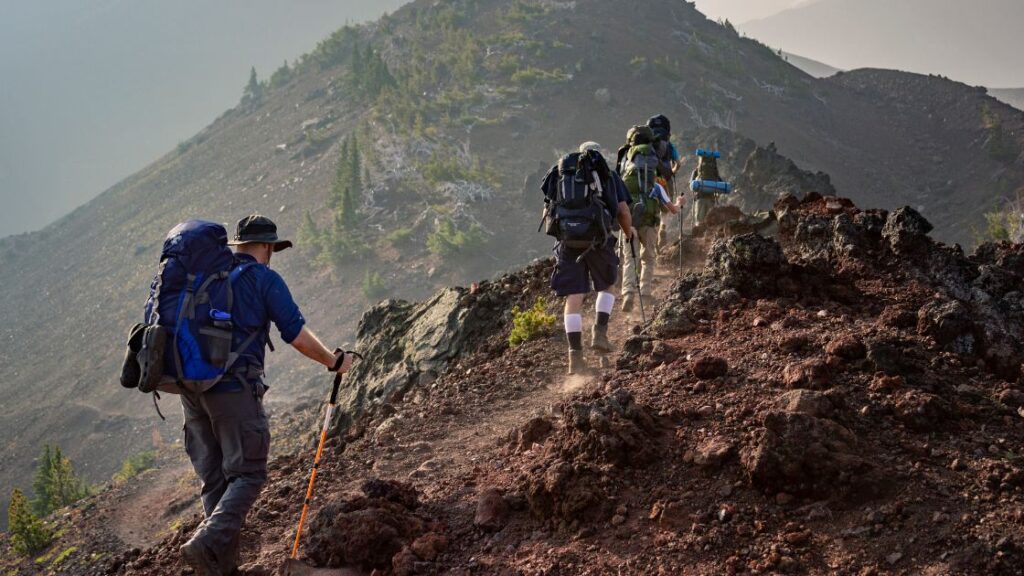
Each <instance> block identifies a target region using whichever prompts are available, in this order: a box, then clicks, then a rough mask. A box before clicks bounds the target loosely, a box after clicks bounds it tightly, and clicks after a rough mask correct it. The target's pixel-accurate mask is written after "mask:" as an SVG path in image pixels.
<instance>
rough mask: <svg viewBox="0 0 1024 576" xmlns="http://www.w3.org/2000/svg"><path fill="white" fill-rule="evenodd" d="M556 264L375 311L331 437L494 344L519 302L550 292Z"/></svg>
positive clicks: (368, 317)
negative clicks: (464, 357) (465, 356)
mask: <svg viewBox="0 0 1024 576" xmlns="http://www.w3.org/2000/svg"><path fill="white" fill-rule="evenodd" d="M552 265H553V263H552V262H551V261H550V260H546V261H541V262H537V263H535V264H532V265H530V266H528V267H527V268H526V269H524V270H522V271H520V272H517V273H515V274H510V275H507V276H505V277H502V278H500V279H498V280H496V281H494V282H482V283H480V285H479V286H478V287H477V289H475V290H469V289H466V288H446V289H444V290H441V291H439V292H437V293H436V294H434V295H433V296H432V297H431V298H430V299H428V300H425V301H423V302H419V303H411V302H406V301H402V300H388V301H385V302H381V303H380V304H377V305H376V306H374V307H373V308H371V309H370V310H369V311H368V312H366V313H365V314H364V315H363V318H362V319H361V320H360V321H359V328H358V332H357V343H356V349H357V350H359V352H361V353H362V355H363V356H364V358H365V360H363V361H361V362H356V363H355V365H354V366H353V367H352V370H351V371H350V372H349V373H348V374H347V375H346V376H345V381H346V383H347V385H346V386H344V387H343V388H342V390H341V393H340V395H339V398H338V406H339V410H338V411H337V412H336V413H335V419H334V422H333V423H332V427H331V434H332V435H335V434H341V433H344V432H345V431H346V430H347V429H348V428H349V427H351V426H352V424H353V423H354V422H355V421H356V420H358V419H359V417H360V416H362V415H363V414H364V413H366V412H369V411H370V410H372V409H373V408H374V407H375V406H377V405H380V404H384V403H392V402H396V401H399V400H401V399H402V398H403V397H404V396H405V394H406V393H407V392H408V391H409V390H410V389H411V388H412V387H413V386H426V385H429V384H431V383H432V382H434V381H435V380H436V379H437V378H438V377H440V376H441V375H442V374H444V373H445V372H446V371H447V369H448V366H449V364H450V363H451V361H452V360H454V359H455V358H457V357H459V356H461V355H463V354H466V353H469V352H473V351H479V350H481V348H483V347H486V346H490V344H489V343H490V342H492V341H493V340H494V339H493V338H492V337H493V336H494V335H495V334H501V333H502V332H503V331H504V330H505V329H506V326H507V324H508V321H509V320H508V319H509V310H511V308H512V307H513V305H517V304H518V305H525V304H526V302H524V301H521V300H524V299H526V298H527V295H528V294H534V293H537V292H540V291H541V290H543V289H544V287H545V286H546V283H547V278H548V277H549V276H550V273H551V268H552ZM530 304H532V301H530ZM499 341H500V339H499ZM502 349H504V348H502ZM487 350H489V349H485V351H487Z"/></svg>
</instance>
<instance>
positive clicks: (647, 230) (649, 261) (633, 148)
mask: <svg viewBox="0 0 1024 576" xmlns="http://www.w3.org/2000/svg"><path fill="white" fill-rule="evenodd" d="M626 141H627V144H626V145H625V146H623V147H622V148H621V149H620V150H619V164H618V172H619V173H620V174H622V180H623V182H624V183H625V185H626V188H627V189H628V190H629V193H630V195H631V196H632V198H633V200H634V203H633V207H632V222H633V225H634V226H635V227H636V235H637V238H638V239H639V240H640V262H639V263H637V262H636V261H635V260H630V259H628V258H627V259H624V262H623V265H622V311H623V312H630V311H632V310H633V304H634V302H635V300H636V297H637V292H639V295H640V302H641V306H643V299H644V298H649V297H650V296H651V295H652V294H653V291H654V267H655V264H656V263H657V259H658V253H657V250H658V228H659V226H660V225H661V219H662V214H663V213H668V214H678V213H679V211H680V210H681V208H682V203H683V196H682V194H680V195H679V196H678V198H677V199H676V201H675V202H673V201H672V199H671V198H670V197H669V194H668V192H667V191H666V190H665V187H664V186H663V185H662V184H661V183H659V182H658V178H659V177H660V176H659V174H660V170H661V169H662V162H661V160H660V159H659V158H658V154H657V151H656V150H655V147H654V145H655V136H654V131H653V130H651V128H650V127H649V126H646V125H642V126H634V127H632V128H630V129H629V132H628V133H627V134H626ZM637 266H639V270H638V269H637Z"/></svg>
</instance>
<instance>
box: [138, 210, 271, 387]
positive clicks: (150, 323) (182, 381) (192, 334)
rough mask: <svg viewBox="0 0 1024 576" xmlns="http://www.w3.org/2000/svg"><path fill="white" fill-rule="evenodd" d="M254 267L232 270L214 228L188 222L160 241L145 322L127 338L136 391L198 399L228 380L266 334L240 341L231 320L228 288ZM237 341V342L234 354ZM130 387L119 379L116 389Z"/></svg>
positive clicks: (220, 231) (221, 232)
mask: <svg viewBox="0 0 1024 576" xmlns="http://www.w3.org/2000/svg"><path fill="white" fill-rule="evenodd" d="M255 265H256V264H255V262H248V263H241V264H240V263H239V261H238V260H237V259H236V258H235V255H234V254H233V253H232V251H231V249H230V248H229V247H228V244H227V230H225V229H224V227H223V226H221V225H220V224H216V223H213V222H204V221H201V220H190V221H188V222H183V223H181V224H179V225H178V226H175V227H174V228H173V229H172V230H171V231H170V232H169V233H168V234H167V238H166V240H164V245H163V251H162V252H161V254H160V267H159V269H158V271H157V274H156V276H155V278H154V279H153V283H152V284H151V286H150V295H149V300H148V301H147V302H146V309H145V318H144V319H145V322H144V323H143V324H141V325H137V326H136V327H134V328H133V330H132V333H131V334H132V335H133V336H135V338H136V339H137V340H138V342H137V343H136V345H135V348H137V352H136V359H137V362H138V367H139V372H140V374H139V377H138V380H137V381H136V382H137V387H138V389H139V391H141V392H158V391H159V392H169V393H172V394H183V393H188V394H197V393H201V392H205V391H207V390H209V389H210V388H212V387H213V386H214V385H216V384H217V383H218V382H220V381H221V380H222V379H223V378H224V377H225V376H228V375H230V374H232V367H234V366H235V364H236V362H237V361H238V359H239V356H240V352H241V351H244V350H246V349H247V348H248V347H249V345H250V344H252V343H253V342H254V341H255V340H256V338H259V337H260V336H263V335H265V334H266V332H265V330H256V331H253V332H249V333H247V334H244V333H245V331H244V330H242V329H241V327H239V326H236V325H235V323H234V322H233V319H232V318H233V316H232V307H233V305H234V288H233V287H234V285H235V284H236V283H237V282H238V279H239V278H241V277H242V275H244V274H245V273H246V271H247V270H249V269H250V268H251V267H252V266H255ZM240 333H242V334H244V335H241V334H240ZM236 336H239V338H238V339H244V341H243V342H242V343H241V344H240V345H239V346H237V347H235V346H234V342H235V340H236ZM129 349H130V350H129V354H131V349H132V341H131V338H130V340H129ZM126 361H127V359H126ZM133 379H134V375H133V376H132V377H131V378H128V379H127V380H128V382H126V381H125V380H126V378H125V377H124V376H122V385H125V386H127V387H135V386H131V384H132V380H133Z"/></svg>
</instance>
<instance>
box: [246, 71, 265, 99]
mask: <svg viewBox="0 0 1024 576" xmlns="http://www.w3.org/2000/svg"><path fill="white" fill-rule="evenodd" d="M262 100H263V85H262V84H260V80H259V77H257V76H256V67H255V66H253V67H252V69H251V70H250V71H249V83H248V84H246V85H245V90H244V91H243V92H242V102H243V103H245V104H248V105H250V106H256V105H257V104H259V103H260V102H261V101H262Z"/></svg>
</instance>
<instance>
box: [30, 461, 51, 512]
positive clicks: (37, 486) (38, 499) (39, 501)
mask: <svg viewBox="0 0 1024 576" xmlns="http://www.w3.org/2000/svg"><path fill="white" fill-rule="evenodd" d="M52 486H53V452H52V451H51V450H50V445H49V444H44V445H43V450H42V453H40V455H39V464H37V465H36V474H35V478H33V480H32V492H34V493H35V499H34V500H33V501H32V509H33V510H35V513H36V514H37V515H39V516H46V515H47V514H49V513H50V512H53V508H52V502H53V497H52V495H51V494H50V490H51V488H52Z"/></svg>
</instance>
